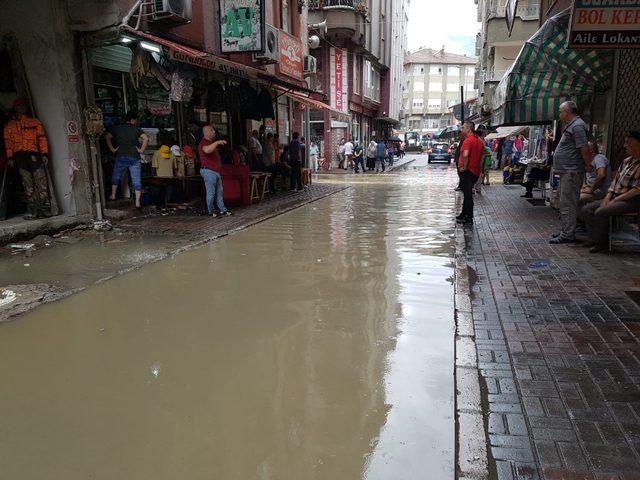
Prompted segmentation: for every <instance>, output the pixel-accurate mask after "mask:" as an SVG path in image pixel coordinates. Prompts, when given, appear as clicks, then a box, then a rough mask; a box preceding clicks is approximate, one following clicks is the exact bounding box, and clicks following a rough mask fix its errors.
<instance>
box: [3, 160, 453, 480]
mask: <svg viewBox="0 0 640 480" xmlns="http://www.w3.org/2000/svg"><path fill="white" fill-rule="evenodd" d="M454 177H455V170H451V169H447V168H443V167H428V168H418V169H411V170H408V171H407V172H405V173H399V174H393V175H388V176H371V177H364V176H360V177H359V178H358V179H357V180H355V181H354V182H353V183H354V188H352V189H349V190H347V191H345V192H342V193H340V194H337V195H333V196H331V197H329V198H326V199H324V200H321V201H319V202H316V203H313V204H310V205H307V206H305V207H303V208H300V209H298V210H295V211H293V212H290V213H288V214H285V215H281V216H279V217H276V218H274V219H272V220H270V221H268V222H265V223H263V224H260V225H258V226H255V227H253V228H250V229H248V230H246V231H243V232H241V233H238V234H237V235H233V236H231V237H227V238H224V239H222V240H219V241H217V242H214V243H212V244H209V245H207V246H205V247H203V248H200V249H197V250H193V251H191V252H188V253H185V254H182V255H179V256H176V257H173V258H170V259H167V260H163V261H161V262H159V263H155V264H151V265H148V266H146V267H144V268H142V269H140V270H137V271H134V272H131V273H129V274H126V275H123V276H120V277H117V278H115V279H112V280H110V281H108V282H105V283H103V284H100V285H96V286H94V287H91V288H89V289H87V290H86V291H84V292H81V293H79V294H77V295H74V296H72V297H69V298H67V299H65V300H62V301H59V302H56V303H52V304H48V305H44V306H42V307H40V308H38V309H37V310H35V311H33V312H32V313H30V314H28V315H25V316H23V317H22V318H20V319H19V320H18V321H14V322H12V323H7V324H1V325H0V384H1V390H0V412H1V413H0V478H7V479H24V480H26V479H38V480H40V479H43V478H48V479H65V480H76V479H77V480H79V479H88V478H91V479H94V480H103V479H104V480H107V479H109V480H111V479H116V478H118V479H151V478H153V479H155V480H161V479H167V480H169V479H178V478H183V479H208V480H209V479H221V480H236V479H237V480H248V479H256V480H271V479H274V480H275V479H284V480H287V479H292V480H293V479H295V480H305V479H318V480H323V479H327V480H328V479H332V480H334V479H340V480H349V479H354V480H356V479H369V480H394V479H397V480H412V479H434V480H435V479H451V478H453V471H454V413H453V393H454V386H453V332H454V325H453V308H454V306H453V285H452V277H453V273H454V270H453V263H452V257H453V222H452V212H453V208H454V199H453V195H452V194H451V186H452V184H453V181H454ZM344 181H352V180H351V179H349V180H347V179H345V180H344Z"/></svg>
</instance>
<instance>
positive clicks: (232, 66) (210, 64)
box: [169, 49, 256, 79]
mask: <svg viewBox="0 0 640 480" xmlns="http://www.w3.org/2000/svg"><path fill="white" fill-rule="evenodd" d="M169 58H170V59H171V60H175V61H176V62H182V63H188V64H189V65H194V66H196V67H201V68H206V69H207V70H214V71H216V72H220V73H223V74H225V75H233V76H234V77H239V78H245V79H249V78H255V77H256V75H255V73H254V72H255V71H254V70H252V69H249V68H248V67H245V66H244V65H241V64H239V63H234V62H230V61H228V60H224V59H223V58H219V57H214V56H213V55H206V56H196V55H190V54H188V53H185V52H182V51H178V50H173V49H171V50H169Z"/></svg>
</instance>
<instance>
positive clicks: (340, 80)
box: [329, 47, 349, 113]
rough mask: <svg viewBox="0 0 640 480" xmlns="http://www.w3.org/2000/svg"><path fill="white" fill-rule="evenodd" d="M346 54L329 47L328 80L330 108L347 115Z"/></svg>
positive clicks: (347, 83)
mask: <svg viewBox="0 0 640 480" xmlns="http://www.w3.org/2000/svg"><path fill="white" fill-rule="evenodd" d="M347 54H348V52H347V51H346V50H344V49H342V48H335V47H331V51H330V65H329V67H330V78H331V107H332V108H335V109H336V110H339V111H341V112H345V113H349V68H348V62H347Z"/></svg>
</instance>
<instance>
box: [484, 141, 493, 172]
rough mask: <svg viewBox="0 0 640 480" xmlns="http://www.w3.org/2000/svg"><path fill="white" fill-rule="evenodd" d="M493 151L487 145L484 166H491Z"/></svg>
mask: <svg viewBox="0 0 640 480" xmlns="http://www.w3.org/2000/svg"><path fill="white" fill-rule="evenodd" d="M492 153H493V152H492V151H491V147H488V146H485V147H484V166H485V167H488V166H491V162H492V158H491V154H492Z"/></svg>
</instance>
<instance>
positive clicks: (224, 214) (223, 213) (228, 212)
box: [220, 210, 233, 217]
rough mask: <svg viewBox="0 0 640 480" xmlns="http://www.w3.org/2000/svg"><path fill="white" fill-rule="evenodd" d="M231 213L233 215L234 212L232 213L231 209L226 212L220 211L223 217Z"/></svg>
mask: <svg viewBox="0 0 640 480" xmlns="http://www.w3.org/2000/svg"><path fill="white" fill-rule="evenodd" d="M231 215H233V213H231V212H230V211H229V210H227V211H226V212H220V216H221V217H230V216H231Z"/></svg>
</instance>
